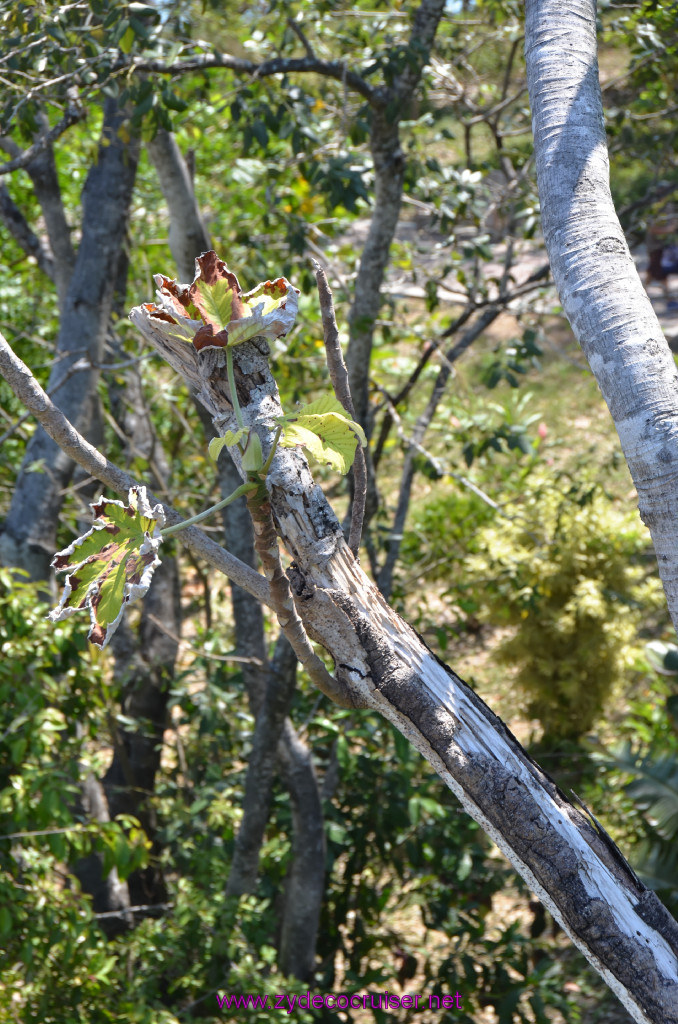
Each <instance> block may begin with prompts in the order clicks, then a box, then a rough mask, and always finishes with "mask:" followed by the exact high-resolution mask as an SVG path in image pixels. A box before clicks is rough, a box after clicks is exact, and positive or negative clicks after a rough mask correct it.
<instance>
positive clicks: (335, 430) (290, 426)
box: [277, 395, 367, 473]
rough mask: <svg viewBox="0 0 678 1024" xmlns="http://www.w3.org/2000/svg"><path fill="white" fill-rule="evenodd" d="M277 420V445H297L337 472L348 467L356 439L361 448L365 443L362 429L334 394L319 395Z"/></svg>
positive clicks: (351, 462)
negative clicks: (278, 426)
mask: <svg viewBox="0 0 678 1024" xmlns="http://www.w3.org/2000/svg"><path fill="white" fill-rule="evenodd" d="M277 422H278V423H280V424H282V427H283V436H282V438H281V441H280V444H281V445H282V446H283V447H284V448H294V447H295V446H296V445H301V446H302V447H304V448H306V450H307V451H308V452H309V454H310V455H312V456H313V458H314V459H317V460H318V462H326V463H327V464H328V465H329V466H331V467H332V468H333V469H336V470H337V471H338V472H339V473H348V471H349V469H350V468H351V465H352V464H353V459H354V458H355V452H356V448H357V447H358V441H360V444H361V445H363V447H364V446H365V445H366V444H367V439H366V438H365V434H364V432H363V428H362V427H361V426H360V424H359V423H356V422H355V420H352V419H351V417H350V416H349V415H348V413H347V412H346V410H345V409H344V407H343V405H342V404H341V402H340V401H339V400H338V399H337V398H335V396H334V395H323V397H322V398H319V399H318V400H317V401H315V402H311V404H310V405H304V406H302V407H301V409H299V411H298V412H296V413H293V414H290V415H287V416H282V417H280V419H278V420H277Z"/></svg>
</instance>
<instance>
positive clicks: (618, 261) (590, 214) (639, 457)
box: [525, 0, 678, 627]
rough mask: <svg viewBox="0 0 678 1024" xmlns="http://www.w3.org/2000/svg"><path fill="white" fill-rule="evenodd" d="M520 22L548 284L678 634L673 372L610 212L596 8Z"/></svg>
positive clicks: (541, 2) (676, 383)
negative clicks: (616, 447)
mask: <svg viewBox="0 0 678 1024" xmlns="http://www.w3.org/2000/svg"><path fill="white" fill-rule="evenodd" d="M526 19H527V20H526V26H525V57H526V61H527V76H528V87H529V94H530V104H531V107H532V123H533V128H534V144H535V155H536V164H537V183H538V187H539V196H540V200H541V211H542V225H543V230H544V239H545V242H546V248H547V250H548V254H549V259H550V261H551V268H552V270H553V278H554V281H555V284H556V287H557V289H558V293H559V295H560V301H561V303H562V305H563V309H564V310H565V313H566V315H567V317H568V319H569V321H570V323H571V324H572V329H573V331H574V333H575V335H576V337H577V339H578V340H579V343H580V344H581V347H582V351H583V352H584V355H585V356H586V358H587V359H588V361H589V365H590V366H591V369H592V371H593V373H594V375H595V377H596V380H597V381H598V385H599V387H600V390H601V392H602V394H603V397H604V399H605V401H606V402H607V405H608V408H609V410H610V413H611V415H612V418H613V420H614V424H615V427H616V428H617V432H618V434H619V439H620V441H621V445H622V449H623V452H624V456H625V458H626V461H627V463H628V466H629V469H630V471H631V476H632V477H633V481H634V483H635V485H636V488H637V491H638V506H639V509H640V514H641V517H642V519H643V521H644V522H645V523H646V524H647V526H648V527H649V529H650V533H651V535H652V541H653V543H654V547H655V551H656V554H657V561H658V563H659V573H660V576H661V578H662V582H663V584H664V590H665V592H666V597H667V601H668V605H669V611H670V613H671V617H672V619H673V624H674V626H676V627H678V517H677V516H676V508H677V507H678V484H677V482H676V481H677V479H678V477H677V471H678V372H677V371H676V366H675V363H674V359H673V356H672V355H671V352H670V351H669V347H668V345H667V343H666V340H665V338H664V336H663V334H662V330H661V327H660V325H659V321H658V320H657V317H656V315H655V313H654V310H653V309H652V305H651V303H650V300H649V299H648V297H647V294H646V293H645V290H644V289H643V286H642V284H641V281H640V278H639V277H638V273H637V272H636V268H635V264H634V262H633V258H632V257H631V254H630V252H629V249H628V245H627V243H626V239H625V237H624V233H623V231H622V229H621V226H620V224H619V220H618V218H617V215H616V213H615V209H614V206H613V203H612V197H611V194H610V187H609V160H608V153H607V144H606V139H605V125H604V121H603V109H602V103H601V96H600V84H599V81H598V62H597V51H596V8H595V0H573V2H571V3H568V4H560V3H558V2H557V0H528V2H527V5H526Z"/></svg>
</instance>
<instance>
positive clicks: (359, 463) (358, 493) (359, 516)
mask: <svg viewBox="0 0 678 1024" xmlns="http://www.w3.org/2000/svg"><path fill="white" fill-rule="evenodd" d="M311 263H312V265H313V269H314V271H315V279H316V282H317V284H318V295H319V297H320V312H321V314H322V321H323V334H324V336H325V353H326V355H327V366H328V368H329V371H330V379H331V381H332V387H333V388H334V391H335V394H336V396H337V398H338V399H339V401H340V402H341V404H342V405H343V407H344V409H346V412H347V413H348V414H349V416H351V417H352V418H353V419H355V409H354V407H353V399H352V397H351V388H350V386H349V382H348V371H347V369H346V363H345V362H344V356H343V354H342V351H341V345H340V344H339V329H338V327H337V320H336V317H335V315H334V305H333V303H332V292H331V291H330V286H329V285H328V283H327V276H326V274H325V271H324V270H323V268H322V267H321V266H320V264H319V263H318V261H317V260H314V259H312V260H311ZM353 481H354V488H353V503H352V505H351V530H350V532H349V536H348V546H349V547H350V549H351V551H352V552H353V554H354V555H355V556H356V558H357V557H358V551H359V550H360V539H361V537H362V532H363V519H364V517H365V500H366V498H367V465H366V463H365V453H364V451H363V449H362V445H361V444H360V443H359V444H358V447H357V448H356V452H355V461H354V463H353Z"/></svg>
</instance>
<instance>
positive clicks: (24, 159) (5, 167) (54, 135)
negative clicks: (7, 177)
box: [0, 106, 86, 174]
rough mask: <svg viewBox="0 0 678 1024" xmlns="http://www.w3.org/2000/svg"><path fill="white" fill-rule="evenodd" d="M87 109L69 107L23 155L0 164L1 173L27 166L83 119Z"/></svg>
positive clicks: (8, 172)
mask: <svg viewBox="0 0 678 1024" xmlns="http://www.w3.org/2000/svg"><path fill="white" fill-rule="evenodd" d="M85 113H86V111H85V109H84V108H81V107H75V106H71V107H68V109H67V110H66V113H65V114H64V116H63V117H62V118H61V120H60V121H58V122H57V124H55V125H54V127H53V128H50V129H49V131H47V132H44V134H42V135H41V136H40V138H39V139H38V140H37V141H36V142H34V143H33V145H32V146H29V148H28V149H26V150H24V152H23V153H22V154H21V156H17V157H16V158H15V159H14V160H8V161H7V162H6V163H4V164H0V174H10V173H11V172H12V171H17V170H19V168H21V167H27V166H28V164H30V162H31V161H32V160H35V158H36V156H38V154H39V153H42V151H43V149H46V148H47V146H49V145H51V143H52V142H54V141H55V139H58V138H59V136H60V135H63V133H64V132H65V131H67V129H68V128H70V127H71V125H73V124H76V123H77V122H78V121H82V119H83V117H84V116H85Z"/></svg>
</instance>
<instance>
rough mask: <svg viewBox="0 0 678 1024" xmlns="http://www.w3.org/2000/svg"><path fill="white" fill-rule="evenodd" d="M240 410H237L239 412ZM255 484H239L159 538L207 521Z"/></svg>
mask: <svg viewBox="0 0 678 1024" xmlns="http://www.w3.org/2000/svg"><path fill="white" fill-rule="evenodd" d="M239 411H240V410H238V412H239ZM256 489H257V484H255V483H252V482H250V481H248V482H247V483H244V484H241V485H240V487H237V488H236V489H235V490H234V491H233V493H232V494H229V496H228V497H227V498H224V499H223V500H222V501H218V502H217V503H216V505H212V506H211V507H210V508H206V509H205V511H204V512H200V513H199V514H198V515H197V516H192V517H191V518H190V519H184V521H183V523H177V524H176V525H175V526H168V527H167V529H165V530H161V531H160V536H161V537H162V539H163V540H165V538H166V537H169V536H171V535H172V534H173V533H178V532H179V531H180V530H183V529H184V528H185V527H186V526H193V525H194V524H195V523H201V522H202V521H203V519H207V518H208V517H209V516H211V515H212V513H213V512H218V511H219V509H222V508H226V506H227V505H230V504H231V502H232V501H235V500H236V498H240V497H241V495H243V494H249V493H250V492H251V491H256Z"/></svg>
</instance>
